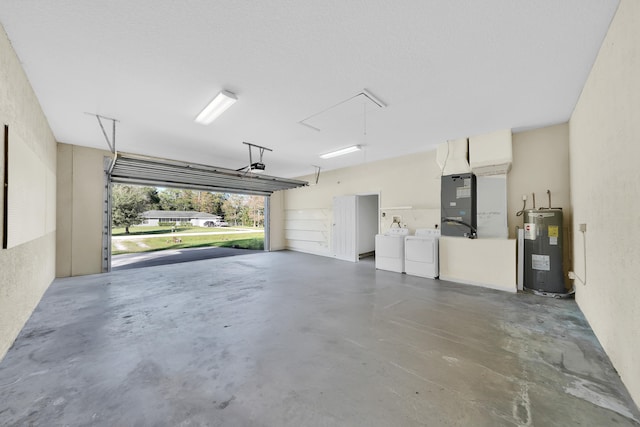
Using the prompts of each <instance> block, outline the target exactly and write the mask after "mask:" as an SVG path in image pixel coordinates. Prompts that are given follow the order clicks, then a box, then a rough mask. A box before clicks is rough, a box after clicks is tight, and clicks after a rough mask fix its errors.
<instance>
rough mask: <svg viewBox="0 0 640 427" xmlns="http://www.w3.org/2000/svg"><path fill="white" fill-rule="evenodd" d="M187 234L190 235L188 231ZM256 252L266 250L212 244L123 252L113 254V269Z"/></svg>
mask: <svg viewBox="0 0 640 427" xmlns="http://www.w3.org/2000/svg"><path fill="white" fill-rule="evenodd" d="M176 234H178V233H173V234H170V235H169V236H175V235H176ZM186 234H187V235H188V233H186ZM191 234H196V233H191ZM205 234H206V233H205ZM255 253H264V251H260V250H252V249H234V248H220V247H217V246H211V247H207V248H189V249H176V250H166V251H156V252H142V253H135V254H122V255H113V256H112V257H111V269H112V270H114V271H115V270H126V269H129V268H141V267H151V266H156V265H165V264H177V263H181V262H190V261H200V260H203V259H211V258H222V257H228V256H237V255H248V254H255Z"/></svg>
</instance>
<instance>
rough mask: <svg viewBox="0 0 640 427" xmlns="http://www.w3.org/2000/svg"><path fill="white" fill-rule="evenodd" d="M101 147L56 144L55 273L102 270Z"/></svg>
mask: <svg viewBox="0 0 640 427" xmlns="http://www.w3.org/2000/svg"><path fill="white" fill-rule="evenodd" d="M105 156H110V153H109V152H108V151H105V150H96V149H94V148H87V147H80V146H77V145H68V144H58V212H57V227H58V236H57V241H56V248H57V254H58V258H57V260H56V276H57V277H68V276H81V275H85V274H95V273H101V272H102V201H103V190H104V158H105Z"/></svg>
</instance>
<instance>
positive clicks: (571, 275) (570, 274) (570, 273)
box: [569, 271, 576, 280]
mask: <svg viewBox="0 0 640 427" xmlns="http://www.w3.org/2000/svg"><path fill="white" fill-rule="evenodd" d="M575 278H576V273H574V272H573V271H570V272H569V279H571V280H574V279H575Z"/></svg>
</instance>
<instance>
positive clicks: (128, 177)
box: [103, 153, 308, 272]
mask: <svg viewBox="0 0 640 427" xmlns="http://www.w3.org/2000/svg"><path fill="white" fill-rule="evenodd" d="M105 161H106V162H105V163H106V164H105V166H106V172H107V173H106V174H105V177H106V181H107V182H106V185H105V199H104V203H105V209H104V213H105V218H104V236H103V242H104V245H103V271H105V272H106V271H110V269H111V191H110V190H111V184H130V185H143V186H154V187H167V188H178V189H189V190H200V191H210V192H217V193H233V194H245V195H257V196H265V218H264V223H265V248H268V247H269V245H268V240H269V229H268V209H269V197H268V196H270V195H271V194H272V193H273V192H274V191H279V190H287V189H291V188H297V187H302V186H306V185H308V183H307V182H306V181H298V180H294V179H287V178H278V177H274V176H269V175H263V174H257V173H253V172H245V171H236V170H231V169H226V168H220V167H215V166H208V165H201V164H195V163H187V162H181V161H173V160H165V159H160V158H154V157H147V156H140V155H134V154H124V153H116V154H115V156H114V157H113V158H109V159H105Z"/></svg>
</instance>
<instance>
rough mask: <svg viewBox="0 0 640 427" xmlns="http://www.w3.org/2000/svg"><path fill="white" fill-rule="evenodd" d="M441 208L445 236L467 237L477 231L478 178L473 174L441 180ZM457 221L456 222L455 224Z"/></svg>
mask: <svg viewBox="0 0 640 427" xmlns="http://www.w3.org/2000/svg"><path fill="white" fill-rule="evenodd" d="M440 206H441V217H442V220H441V221H442V224H441V225H440V230H441V234H442V235H443V236H459V237H466V236H468V235H469V234H470V233H472V232H475V231H476V229H477V222H476V177H475V175H474V174H472V173H463V174H455V175H445V176H443V177H442V178H441V189H440ZM453 221H455V222H453Z"/></svg>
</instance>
